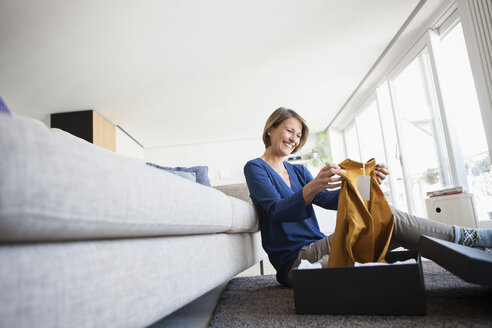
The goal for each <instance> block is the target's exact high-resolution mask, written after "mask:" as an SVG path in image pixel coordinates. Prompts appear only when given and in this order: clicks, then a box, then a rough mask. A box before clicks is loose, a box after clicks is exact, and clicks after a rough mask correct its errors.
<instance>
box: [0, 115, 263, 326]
mask: <svg viewBox="0 0 492 328" xmlns="http://www.w3.org/2000/svg"><path fill="white" fill-rule="evenodd" d="M265 257H266V256H265V253H264V252H263V250H262V248H261V240H260V235H259V232H258V219H257V214H256V212H255V209H254V207H253V206H252V205H251V204H250V203H247V202H245V201H243V200H240V199H237V198H235V197H229V196H227V195H226V194H224V193H223V192H221V191H220V190H217V189H215V188H211V187H207V186H203V185H200V184H198V183H195V182H192V181H188V180H186V179H183V178H181V177H178V176H175V175H173V174H170V173H168V172H166V171H163V170H159V169H156V168H154V167H150V166H148V165H145V163H144V162H142V161H140V160H136V159H133V158H129V157H126V156H123V155H119V154H116V153H112V152H110V151H107V150H105V149H102V148H99V147H97V146H94V145H92V144H90V143H87V142H85V141H83V140H81V139H78V138H76V137H73V136H72V135H70V134H68V133H65V132H63V131H61V130H56V129H49V128H47V127H46V126H45V125H44V124H43V123H41V122H39V121H36V120H33V119H30V118H26V117H21V116H16V115H14V116H8V115H3V114H2V115H0V291H1V297H0V300H1V302H0V327H143V326H147V325H150V324H152V323H153V322H156V321H158V320H159V319H160V318H162V317H164V316H166V315H168V314H169V313H171V312H173V311H174V310H176V309H178V308H180V307H182V306H183V305H185V304H187V303H189V302H190V301H192V300H194V299H195V298H197V297H199V296H201V295H203V294H205V293H206V292H208V291H209V290H211V289H213V288H215V287H216V286H219V285H220V284H222V283H223V282H225V281H227V280H228V279H230V278H231V277H233V276H235V275H236V274H238V273H239V272H241V271H243V270H245V269H247V268H248V267H250V266H252V265H254V264H255V263H257V262H259V261H260V260H262V259H264V258H265Z"/></svg>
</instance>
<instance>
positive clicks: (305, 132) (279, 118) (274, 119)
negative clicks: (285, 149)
mask: <svg viewBox="0 0 492 328" xmlns="http://www.w3.org/2000/svg"><path fill="white" fill-rule="evenodd" d="M291 117H294V118H296V119H297V120H298V121H299V122H301V125H302V135H301V140H299V144H298V145H297V147H296V148H294V150H293V151H292V154H294V153H295V152H296V151H298V150H299V149H301V148H302V146H304V144H305V143H306V140H307V138H308V136H309V128H308V126H307V124H306V121H305V120H304V119H303V118H302V117H301V115H299V114H297V113H296V112H295V111H293V110H292V109H288V108H284V107H280V108H277V109H276V110H275V111H274V112H273V113H272V114H271V115H270V117H269V118H268V120H267V121H266V123H265V128H264V129H263V143H264V144H265V148H268V147H270V145H271V144H272V142H271V141H270V136H269V135H268V130H270V128H272V127H273V128H276V127H277V126H279V125H280V124H281V123H282V122H283V121H285V120H286V119H288V118H291Z"/></svg>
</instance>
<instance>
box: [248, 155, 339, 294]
mask: <svg viewBox="0 0 492 328" xmlns="http://www.w3.org/2000/svg"><path fill="white" fill-rule="evenodd" d="M284 167H285V168H286V169H287V172H288V173H289V177H290V184H291V187H290V188H289V186H288V185H287V184H286V183H285V181H284V180H283V179H282V177H281V176H280V175H279V174H278V173H277V172H275V170H273V169H272V168H271V167H270V165H268V164H267V163H266V162H265V161H264V160H262V159H261V158H256V159H253V160H251V161H249V162H248V163H246V165H245V166H244V175H245V177H246V183H247V184H248V189H249V193H250V197H251V200H252V201H253V204H254V205H255V207H256V209H257V210H258V216H259V221H260V222H259V223H260V230H261V237H262V245H263V249H264V250H265V251H266V253H267V254H268V258H269V259H270V262H271V263H272V265H273V266H274V268H275V269H276V270H277V281H278V282H279V283H281V284H284V285H286V284H287V275H288V273H289V270H290V268H291V267H292V265H293V263H294V261H295V259H296V258H297V255H298V253H299V250H300V249H301V248H302V247H304V246H306V245H309V244H311V243H313V242H316V241H318V240H320V239H322V238H325V237H326V236H325V235H324V234H323V233H322V232H321V231H320V229H319V225H318V221H317V219H316V214H315V213H314V209H313V205H312V204H309V205H307V206H306V205H305V203H304V197H303V195H302V188H303V187H304V186H305V185H306V184H307V183H308V182H310V181H311V180H313V177H312V175H311V173H310V172H309V170H308V169H307V168H306V167H304V166H303V165H292V164H290V163H287V162H284ZM338 194H339V190H334V191H330V190H326V191H324V192H321V193H319V194H317V195H316V197H315V198H314V199H313V201H312V203H314V204H316V205H318V206H321V207H323V208H326V209H332V210H336V209H337V205H338Z"/></svg>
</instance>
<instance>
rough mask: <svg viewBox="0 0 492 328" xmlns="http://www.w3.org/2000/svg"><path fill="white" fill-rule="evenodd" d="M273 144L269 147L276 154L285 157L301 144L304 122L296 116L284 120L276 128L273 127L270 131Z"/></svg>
mask: <svg viewBox="0 0 492 328" xmlns="http://www.w3.org/2000/svg"><path fill="white" fill-rule="evenodd" d="M268 135H269V137H270V142H271V145H270V147H268V148H271V150H272V151H273V152H274V154H276V155H278V156H281V157H284V156H287V155H290V154H291V153H292V152H293V151H294V149H295V148H296V147H297V146H298V145H299V141H300V140H301V136H302V124H301V122H299V120H298V119H297V118H295V117H290V118H288V119H286V120H284V121H283V122H282V123H280V124H279V126H277V127H276V128H274V127H271V128H270V131H269V132H268Z"/></svg>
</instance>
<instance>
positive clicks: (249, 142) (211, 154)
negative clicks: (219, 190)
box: [145, 138, 265, 186]
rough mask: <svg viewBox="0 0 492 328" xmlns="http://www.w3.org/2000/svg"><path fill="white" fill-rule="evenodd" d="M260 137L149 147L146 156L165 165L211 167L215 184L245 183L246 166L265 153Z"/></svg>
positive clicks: (210, 173)
mask: <svg viewBox="0 0 492 328" xmlns="http://www.w3.org/2000/svg"><path fill="white" fill-rule="evenodd" d="M264 149H265V147H264V146H263V142H262V141H261V139H260V138H258V139H246V140H237V141H222V142H213V143H202V144H188V145H177V146H168V147H159V148H146V149H145V160H146V161H148V162H152V163H155V164H159V165H163V166H184V167H189V166H198V165H205V166H208V169H209V173H208V175H209V178H210V183H211V184H212V185H213V186H218V185H225V184H235V183H244V182H245V179H244V175H243V167H244V164H246V162H247V161H249V160H250V159H253V158H256V157H259V156H261V155H262V154H263V152H264Z"/></svg>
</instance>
